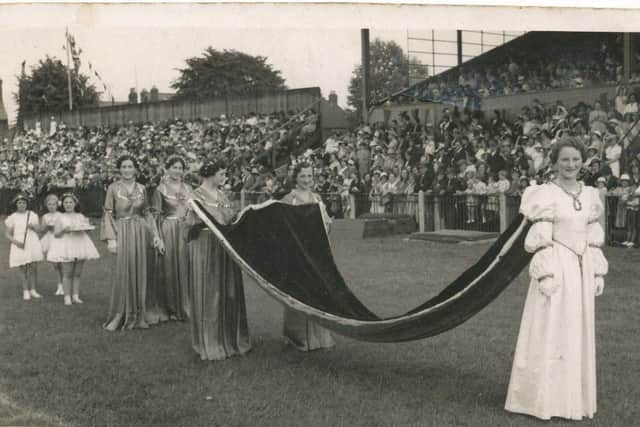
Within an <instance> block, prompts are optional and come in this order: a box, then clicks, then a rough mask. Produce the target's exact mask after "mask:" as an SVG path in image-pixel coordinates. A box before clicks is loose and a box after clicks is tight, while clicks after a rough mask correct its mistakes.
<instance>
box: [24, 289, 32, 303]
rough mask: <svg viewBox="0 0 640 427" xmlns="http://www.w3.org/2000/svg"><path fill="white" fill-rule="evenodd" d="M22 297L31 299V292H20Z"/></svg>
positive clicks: (26, 299) (27, 299)
mask: <svg viewBox="0 0 640 427" xmlns="http://www.w3.org/2000/svg"><path fill="white" fill-rule="evenodd" d="M22 299H23V300H25V301H29V300H30V299H31V294H30V293H29V291H23V292H22Z"/></svg>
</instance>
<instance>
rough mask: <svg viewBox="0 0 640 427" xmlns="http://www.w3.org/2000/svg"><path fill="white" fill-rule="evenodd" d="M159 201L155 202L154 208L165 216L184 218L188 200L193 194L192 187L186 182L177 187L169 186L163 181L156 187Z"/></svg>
mask: <svg viewBox="0 0 640 427" xmlns="http://www.w3.org/2000/svg"><path fill="white" fill-rule="evenodd" d="M156 192H157V196H158V197H159V201H158V202H157V203H155V204H154V208H155V209H157V210H158V211H159V213H160V214H161V215H162V216H163V217H164V218H182V217H184V215H185V214H186V211H187V200H188V199H189V197H190V196H191V189H190V188H189V186H188V185H187V184H185V183H180V185H179V186H178V187H177V189H175V188H171V187H169V185H167V184H166V183H161V184H160V185H159V186H158V188H157V189H156Z"/></svg>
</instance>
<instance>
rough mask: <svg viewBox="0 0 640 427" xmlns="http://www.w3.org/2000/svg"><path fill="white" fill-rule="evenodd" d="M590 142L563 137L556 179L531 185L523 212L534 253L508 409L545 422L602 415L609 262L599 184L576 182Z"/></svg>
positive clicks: (558, 148) (556, 160) (555, 158)
mask: <svg viewBox="0 0 640 427" xmlns="http://www.w3.org/2000/svg"><path fill="white" fill-rule="evenodd" d="M585 154H586V153H585V149H584V146H583V145H582V144H581V143H580V142H578V141H576V140H574V139H572V138H567V139H564V140H561V141H559V142H557V143H556V144H555V146H554V148H553V150H552V152H551V162H552V163H553V164H554V165H555V167H556V169H557V176H558V177H557V178H556V179H555V180H554V181H552V182H549V183H547V184H543V185H537V186H533V187H529V188H527V189H526V191H525V193H524V194H523V196H522V203H521V206H520V212H522V214H523V215H525V216H526V217H527V218H528V219H529V220H531V221H533V223H534V224H533V226H532V227H531V229H530V230H529V233H528V235H527V236H526V240H525V249H526V250H527V251H528V252H533V253H535V255H534V256H533V259H532V260H531V264H530V267H529V274H530V276H531V283H530V285H529V292H528V294H527V299H526V302H525V306H524V313H523V315H522V323H521V325H520V332H519V335H518V342H517V345H516V351H515V356H514V361H513V368H512V371H511V380H510V382H509V390H508V394H507V401H506V405H505V409H506V410H508V411H512V412H518V413H523V414H528V415H533V416H535V417H538V418H541V419H550V418H551V417H562V418H568V419H581V418H583V417H589V418H592V417H593V415H594V414H595V412H596V349H595V347H596V346H595V319H594V311H595V310H594V305H595V301H594V297H595V296H597V295H600V294H602V291H603V288H604V279H603V278H604V276H605V275H606V273H607V269H608V265H607V261H606V259H605V258H604V256H603V254H602V251H601V249H600V246H601V245H602V244H603V243H604V231H603V230H602V227H601V225H600V223H599V222H598V218H599V217H600V216H601V215H602V213H603V207H602V203H601V201H600V198H599V197H598V192H597V189H595V188H592V187H588V186H585V185H584V184H583V183H581V182H578V181H577V179H576V176H577V173H578V171H579V170H580V168H581V166H582V162H583V160H584V159H585V157H586V156H585Z"/></svg>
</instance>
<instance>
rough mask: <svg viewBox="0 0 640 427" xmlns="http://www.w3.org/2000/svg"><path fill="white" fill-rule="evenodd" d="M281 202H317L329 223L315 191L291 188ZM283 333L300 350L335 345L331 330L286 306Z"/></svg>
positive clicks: (324, 218) (326, 221) (295, 203)
mask: <svg viewBox="0 0 640 427" xmlns="http://www.w3.org/2000/svg"><path fill="white" fill-rule="evenodd" d="M282 202H284V203H288V204H290V205H294V206H295V205H302V204H308V203H318V204H319V205H320V211H321V212H322V218H323V220H324V222H325V227H328V226H329V224H330V223H331V218H330V217H329V214H328V213H327V210H326V208H325V206H324V203H323V202H322V198H321V197H320V196H319V195H318V194H316V193H311V192H301V191H299V190H293V191H291V192H290V193H289V194H287V195H286V196H284V197H283V198H282ZM283 334H284V336H285V338H286V339H287V341H288V342H289V343H291V345H293V346H294V347H295V348H296V349H298V350H300V351H312V350H317V349H321V348H330V347H333V346H334V345H335V341H334V340H333V336H332V335H331V332H329V331H328V330H327V329H325V328H323V327H321V326H320V325H318V324H317V323H314V322H312V321H311V320H309V318H308V317H307V316H305V315H303V314H301V313H298V312H295V311H293V310H289V309H287V308H285V309H284V322H283Z"/></svg>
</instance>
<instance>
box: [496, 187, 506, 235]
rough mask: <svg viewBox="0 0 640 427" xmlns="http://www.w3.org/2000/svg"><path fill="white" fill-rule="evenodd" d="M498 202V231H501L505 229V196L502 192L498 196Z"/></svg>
mask: <svg viewBox="0 0 640 427" xmlns="http://www.w3.org/2000/svg"><path fill="white" fill-rule="evenodd" d="M498 200H499V202H500V232H501V233H502V232H503V231H505V230H506V229H507V226H508V224H507V196H505V195H504V193H500V195H499V196H498Z"/></svg>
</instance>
